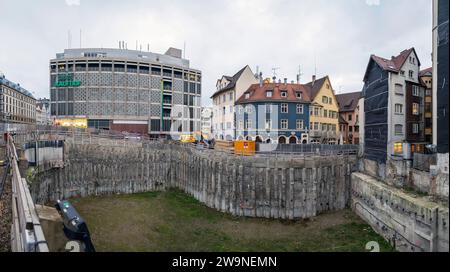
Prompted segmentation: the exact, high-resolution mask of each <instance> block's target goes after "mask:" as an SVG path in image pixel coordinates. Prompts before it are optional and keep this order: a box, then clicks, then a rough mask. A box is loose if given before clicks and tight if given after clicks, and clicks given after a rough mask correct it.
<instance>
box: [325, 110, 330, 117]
mask: <svg viewBox="0 0 450 272" xmlns="http://www.w3.org/2000/svg"><path fill="white" fill-rule="evenodd" d="M330 113H331V111H330ZM323 117H328V110H323Z"/></svg>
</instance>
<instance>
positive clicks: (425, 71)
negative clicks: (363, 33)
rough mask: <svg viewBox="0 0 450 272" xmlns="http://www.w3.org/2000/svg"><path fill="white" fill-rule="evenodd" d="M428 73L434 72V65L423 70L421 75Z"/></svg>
mask: <svg viewBox="0 0 450 272" xmlns="http://www.w3.org/2000/svg"><path fill="white" fill-rule="evenodd" d="M427 73H431V74H432V73H433V67H430V68H427V69H423V70H422V71H420V72H419V76H424V75H425V74H427Z"/></svg>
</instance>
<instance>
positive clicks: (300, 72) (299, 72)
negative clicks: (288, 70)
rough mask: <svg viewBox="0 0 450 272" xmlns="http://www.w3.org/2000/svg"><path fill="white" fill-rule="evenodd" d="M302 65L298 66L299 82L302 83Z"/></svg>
mask: <svg viewBox="0 0 450 272" xmlns="http://www.w3.org/2000/svg"><path fill="white" fill-rule="evenodd" d="M302 75H303V73H302V67H301V66H300V65H299V66H298V74H297V84H300V80H301V79H302Z"/></svg>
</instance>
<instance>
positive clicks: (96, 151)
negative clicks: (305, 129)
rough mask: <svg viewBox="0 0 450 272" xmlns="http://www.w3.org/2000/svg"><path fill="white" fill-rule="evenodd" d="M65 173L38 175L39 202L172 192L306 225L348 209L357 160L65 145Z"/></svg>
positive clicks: (163, 146) (56, 170)
mask: <svg viewBox="0 0 450 272" xmlns="http://www.w3.org/2000/svg"><path fill="white" fill-rule="evenodd" d="M64 158H65V161H64V167H63V168H54V169H51V170H47V171H43V172H41V173H39V174H38V176H37V178H36V182H35V183H34V184H33V185H32V188H33V190H32V191H33V197H34V199H35V201H37V202H38V203H47V202H53V201H55V200H57V199H63V198H70V197H85V196H89V195H102V194H119V193H120V194H125V193H138V192H147V191H157V190H165V189H167V188H179V189H181V190H183V191H185V192H186V193H188V194H190V195H192V196H193V197H195V198H196V199H198V200H199V201H201V202H203V203H205V204H206V205H207V206H209V207H211V208H215V209H217V210H220V211H223V212H228V213H231V214H233V215H239V216H251V217H267V218H289V219H293V218H308V217H312V216H315V215H317V214H319V213H321V212H323V211H328V210H339V209H343V208H345V207H347V206H348V205H349V202H350V193H349V192H350V175H351V172H353V171H355V170H357V158H356V156H324V157H319V156H309V157H306V158H305V157H299V158H295V157H289V158H280V157H278V158H275V157H270V156H268V157H245V156H244V157H240V156H235V155H229V154H224V153H221V152H215V151H214V150H196V149H193V148H191V147H187V146H180V145H173V144H160V143H154V144H151V145H149V146H147V147H138V146H134V147H129V146H127V147H117V146H116V147H114V146H101V145H95V144H74V143H70V142H67V141H66V143H65V145H64Z"/></svg>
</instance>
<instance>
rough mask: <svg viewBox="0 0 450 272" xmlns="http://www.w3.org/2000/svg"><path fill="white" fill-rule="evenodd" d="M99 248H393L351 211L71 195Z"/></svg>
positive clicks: (165, 195)
mask: <svg viewBox="0 0 450 272" xmlns="http://www.w3.org/2000/svg"><path fill="white" fill-rule="evenodd" d="M72 203H73V205H74V206H75V208H76V209H77V210H78V211H79V213H80V214H81V216H82V217H84V219H85V220H86V222H87V224H88V227H89V229H90V232H91V236H92V240H93V243H94V245H95V247H96V249H97V251H147V252H148V251H150V252H154V251H157V252H160V251H169V252H170V251H182V252H190V251H194V252H204V251H222V252H228V251H239V252H252V251H288V252H305V251H315V252H330V251H365V245H366V243H367V242H369V241H377V242H378V243H379V244H380V248H381V251H392V250H393V249H392V247H391V246H390V245H389V244H387V243H386V242H385V241H384V240H383V239H382V238H381V237H380V236H378V235H377V234H376V233H374V232H373V230H372V229H371V228H370V227H369V226H368V225H367V224H365V223H364V222H363V221H362V220H361V219H359V218H358V217H357V216H356V215H355V214H353V213H352V212H351V211H350V210H344V211H339V212H333V213H327V214H322V215H320V216H317V217H315V218H312V219H309V220H297V221H289V220H269V219H259V218H240V217H234V216H231V215H228V214H224V213H220V212H217V211H215V210H213V209H210V208H208V207H206V206H204V205H203V204H201V203H199V202H198V201H197V200H195V199H194V198H192V197H189V196H187V195H186V194H184V193H182V192H181V191H177V190H171V191H168V192H158V193H145V194H136V195H118V196H106V197H90V198H84V199H74V200H72Z"/></svg>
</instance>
